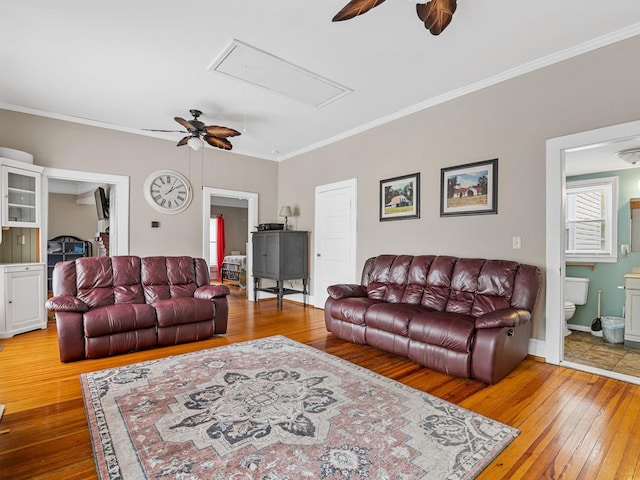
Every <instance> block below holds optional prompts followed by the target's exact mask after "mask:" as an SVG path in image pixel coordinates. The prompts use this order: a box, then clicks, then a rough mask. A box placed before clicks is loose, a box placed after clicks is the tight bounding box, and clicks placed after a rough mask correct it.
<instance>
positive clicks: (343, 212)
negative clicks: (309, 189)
mask: <svg viewBox="0 0 640 480" xmlns="http://www.w3.org/2000/svg"><path fill="white" fill-rule="evenodd" d="M356 199H357V180H356V179H355V178H352V179H350V180H345V181H343V182H337V183H331V184H328V185H322V186H319V187H316V195H315V205H316V206H315V219H316V220H315V231H316V234H315V242H314V246H315V251H314V258H315V262H314V274H313V277H314V281H313V285H314V287H313V292H314V295H313V305H314V306H315V307H317V308H324V304H325V301H326V300H327V295H328V294H327V287H328V286H329V285H334V284H336V283H358V281H357V278H356V277H357V274H356V232H357V229H356V226H357V211H358V209H357V204H356Z"/></svg>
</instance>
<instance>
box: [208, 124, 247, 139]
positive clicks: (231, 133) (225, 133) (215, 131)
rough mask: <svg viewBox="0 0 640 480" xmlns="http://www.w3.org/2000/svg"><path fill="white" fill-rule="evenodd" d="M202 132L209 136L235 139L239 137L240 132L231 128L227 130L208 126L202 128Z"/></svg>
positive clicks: (226, 128)
mask: <svg viewBox="0 0 640 480" xmlns="http://www.w3.org/2000/svg"><path fill="white" fill-rule="evenodd" d="M204 131H205V132H207V133H208V134H209V135H215V136H216V137H220V138H223V137H236V136H238V135H240V132H239V131H237V130H234V129H233V128H229V127H219V126H217V125H209V126H208V127H204Z"/></svg>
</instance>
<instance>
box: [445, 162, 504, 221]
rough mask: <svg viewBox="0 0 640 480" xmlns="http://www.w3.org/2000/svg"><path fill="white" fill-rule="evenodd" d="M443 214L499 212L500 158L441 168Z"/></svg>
mask: <svg viewBox="0 0 640 480" xmlns="http://www.w3.org/2000/svg"><path fill="white" fill-rule="evenodd" d="M441 173H442V175H441V184H440V216H441V217H447V216H456V215H483V214H491V213H498V159H497V158H495V159H493V160H486V161H483V162H475V163H467V164H465V165H458V166H455V167H449V168H443V169H442V170H441Z"/></svg>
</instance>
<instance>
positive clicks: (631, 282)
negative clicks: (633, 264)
mask: <svg viewBox="0 0 640 480" xmlns="http://www.w3.org/2000/svg"><path fill="white" fill-rule="evenodd" d="M624 286H625V288H628V289H630V290H640V278H625V279H624Z"/></svg>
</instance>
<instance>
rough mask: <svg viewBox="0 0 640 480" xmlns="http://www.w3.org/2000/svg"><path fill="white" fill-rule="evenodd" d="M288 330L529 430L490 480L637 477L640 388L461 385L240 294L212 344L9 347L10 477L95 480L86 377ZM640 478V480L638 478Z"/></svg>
mask: <svg viewBox="0 0 640 480" xmlns="http://www.w3.org/2000/svg"><path fill="white" fill-rule="evenodd" d="M276 334H279V335H285V336H288V337H289V338H292V339H293V340H297V341H300V342H303V343H305V344H307V345H310V346H312V347H314V348H318V349H320V350H323V351H326V352H328V353H330V354H332V355H336V356H338V357H340V358H343V359H345V360H348V361H350V362H353V363H355V364H357V365H360V366H362V367H364V368H368V369H370V370H373V371H376V372H377V373H380V374H381V375H385V376H387V377H389V378H392V379H394V380H397V381H399V382H402V383H404V384H406V385H409V386H411V387H412V388H416V389H418V390H421V391H425V392H427V393H430V394H432V395H435V396H437V397H439V398H442V399H444V400H447V401H450V402H452V403H455V404H458V405H460V406H462V407H464V408H467V409H469V410H472V411H475V412H478V413H480V414H482V415H485V416H487V417H490V418H494V419H496V420H499V421H502V422H505V423H507V424H509V425H512V426H514V427H516V428H519V429H520V430H521V433H520V435H519V436H518V437H517V438H516V439H515V440H514V441H513V443H512V444H511V445H510V446H509V447H507V448H506V449H505V450H504V451H503V452H502V453H501V454H500V455H499V456H498V458H497V459H496V460H495V461H494V462H493V463H492V464H491V465H489V466H488V467H487V469H485V471H484V472H482V473H481V474H480V476H479V477H478V478H479V479H492V480H493V479H497V478H505V479H507V478H509V479H511V478H523V479H530V478H535V479H539V478H549V479H560V478H562V479H578V478H584V479H592V478H607V479H608V478H625V479H629V478H634V477H635V476H636V475H637V474H639V473H640V463H639V462H640V461H639V459H638V458H639V457H638V455H637V453H636V452H638V451H639V450H640V386H636V385H631V384H626V383H624V382H621V381H618V380H611V379H606V378H603V377H599V376H597V375H592V374H588V373H584V372H578V371H574V370H569V369H566V368H561V367H555V366H552V365H548V364H545V363H543V362H539V361H536V360H534V359H526V360H525V361H524V362H522V364H521V365H520V366H519V367H518V368H517V369H516V370H515V371H514V372H512V373H511V374H510V375H508V376H507V378H505V379H504V380H502V381H501V382H499V383H498V384H497V385H492V386H486V385H484V384H482V383H480V382H476V381H474V380H467V379H460V378H455V377H452V376H450V375H445V374H443V373H439V372H434V371H431V370H429V369H425V368H422V367H420V366H418V365H416V364H415V363H413V362H411V361H410V360H408V359H406V358H402V357H398V356H396V355H392V354H388V353H384V352H381V351H379V350H377V349H375V348H372V347H368V346H361V345H354V344H351V343H349V342H344V341H342V340H339V339H337V338H335V337H334V336H333V335H331V334H330V333H328V332H327V331H326V328H325V325H324V312H323V311H322V310H319V309H314V308H312V307H307V308H303V306H302V305H300V304H297V303H294V302H291V301H286V300H285V302H284V307H283V309H282V310H278V308H277V304H276V302H275V300H263V301H260V302H257V303H255V304H252V303H248V302H246V297H245V295H244V292H242V291H241V290H240V289H234V290H233V293H232V295H231V297H230V314H229V330H228V332H227V334H225V335H222V336H218V337H216V338H213V339H209V340H205V341H202V342H196V343H191V344H185V345H176V346H171V347H164V348H157V349H152V350H146V351H143V352H134V353H130V354H127V355H119V356H116V357H111V358H106V359H96V360H85V361H81V362H73V363H68V364H62V363H60V361H59V356H58V347H57V334H56V331H55V324H50V325H49V328H47V329H45V330H38V331H34V332H29V333H25V334H22V335H18V336H16V337H14V338H11V339H3V340H0V346H2V347H3V349H2V350H1V351H0V403H3V404H5V406H6V409H5V414H4V417H3V419H2V421H1V422H0V430H1V429H9V430H10V431H9V433H8V434H4V435H0V478H11V479H16V480H18V479H58V478H60V479H95V478H97V476H96V473H95V466H94V463H93V456H92V448H91V441H90V436H89V430H88V427H87V423H86V417H85V411H84V404H83V400H82V391H81V388H80V382H79V375H80V374H81V373H84V372H89V371H95V370H101V369H105V368H112V367H116V366H121V365H126V364H131V363H135V362H140V361H145V360H151V359H156V358H162V357H166V356H168V355H178V354H182V353H187V352H193V351H198V350H202V349H204V348H212V347H218V346H222V345H228V344H231V343H235V342H240V341H245V340H250V339H254V338H261V337H265V336H270V335H276ZM639 478H640V477H639Z"/></svg>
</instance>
